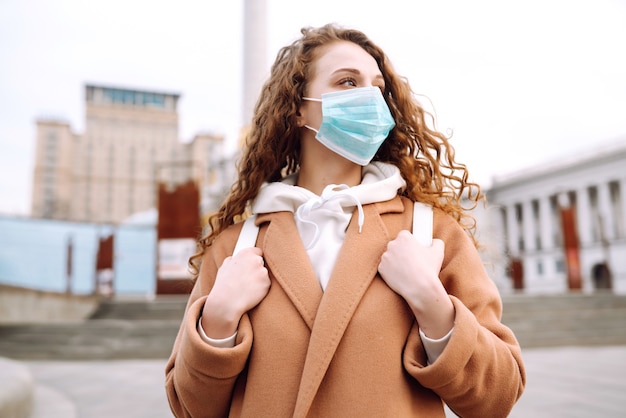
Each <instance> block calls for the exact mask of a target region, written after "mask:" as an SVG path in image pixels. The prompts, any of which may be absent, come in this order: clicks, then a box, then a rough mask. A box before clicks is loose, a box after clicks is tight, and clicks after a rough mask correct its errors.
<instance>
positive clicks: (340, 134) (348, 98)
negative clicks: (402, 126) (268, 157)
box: [303, 87, 396, 165]
mask: <svg viewBox="0 0 626 418" xmlns="http://www.w3.org/2000/svg"><path fill="white" fill-rule="evenodd" d="M303 99H304V100H312V101H316V102H322V124H321V125H320V128H319V130H318V129H315V128H312V127H311V126H309V125H304V126H305V127H306V128H308V129H310V130H312V131H314V132H315V133H316V134H315V138H316V139H317V140H318V141H320V142H321V143H322V144H324V146H326V147H327V148H328V149H330V150H332V151H334V152H336V153H337V154H339V155H341V156H342V157H344V158H346V159H348V160H350V161H352V162H354V163H355V164H359V165H367V164H369V163H370V161H372V158H374V155H376V152H377V151H378V149H379V148H380V146H381V145H382V143H383V142H384V141H385V139H386V138H387V135H389V131H391V130H392V129H393V127H394V126H395V125H396V123H395V122H394V120H393V116H391V112H390V111H389V107H387V103H386V102H385V99H384V98H383V95H382V93H381V91H380V89H379V88H378V87H360V88H355V89H350V90H342V91H335V92H331V93H325V94H322V98H321V100H320V99H314V98H310V97H303Z"/></svg>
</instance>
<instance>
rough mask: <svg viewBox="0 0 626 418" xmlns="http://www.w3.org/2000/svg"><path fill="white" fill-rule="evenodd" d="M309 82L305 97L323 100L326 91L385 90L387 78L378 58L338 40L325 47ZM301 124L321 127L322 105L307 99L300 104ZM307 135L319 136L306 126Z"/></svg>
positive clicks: (316, 127) (352, 44)
mask: <svg viewBox="0 0 626 418" xmlns="http://www.w3.org/2000/svg"><path fill="white" fill-rule="evenodd" d="M313 65H314V66H315V67H314V69H313V71H312V74H313V78H312V79H311V80H308V81H307V88H306V92H305V97H311V98H315V99H321V97H322V94H323V93H329V92H332V91H340V90H349V89H353V88H357V87H378V88H380V89H381V90H383V91H384V89H385V80H384V79H383V75H382V73H381V72H380V70H379V69H378V65H377V64H376V60H375V59H374V58H373V57H372V56H371V55H370V54H368V53H367V52H366V51H365V50H364V49H363V48H361V47H360V46H359V45H357V44H355V43H352V42H348V41H338V42H333V43H331V44H329V45H327V46H324V47H322V48H321V49H320V51H319V56H318V58H317V60H316V61H315V63H314V64H313ZM299 110H300V115H299V117H298V124H299V126H304V125H308V126H311V127H313V128H315V129H318V128H319V127H320V125H321V124H322V104H321V103H320V102H313V101H308V100H305V101H303V102H302V105H301V106H300V109H299ZM303 135H309V136H315V133H314V132H313V131H310V130H308V129H306V128H305V130H304V132H303Z"/></svg>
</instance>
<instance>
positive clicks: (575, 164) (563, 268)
mask: <svg viewBox="0 0 626 418" xmlns="http://www.w3.org/2000/svg"><path fill="white" fill-rule="evenodd" d="M486 195H487V202H488V203H487V207H486V208H480V209H479V210H477V212H476V217H477V219H478V222H479V228H480V231H479V232H480V234H479V239H480V241H481V243H482V244H484V246H485V259H486V260H487V265H488V268H489V269H490V273H491V274H492V277H493V279H494V281H495V282H496V284H497V285H498V286H499V287H500V289H501V290H502V291H504V292H506V291H513V289H515V290H517V291H521V292H524V293H563V292H567V291H570V290H573V291H579V290H580V291H583V292H586V293H590V292H593V291H597V290H599V289H612V291H613V292H615V293H626V139H623V140H621V141H619V142H618V143H614V144H611V145H608V146H605V147H604V148H596V149H595V150H593V147H592V145H591V144H590V152H589V153H587V154H585V155H578V156H576V157H574V158H569V159H562V160H560V161H558V162H554V163H547V164H544V165H541V166H538V167H531V168H529V169H527V170H524V171H523V172H519V173H515V174H511V175H507V176H503V177H499V178H496V179H494V182H493V185H492V187H491V188H490V189H489V190H487V191H486Z"/></svg>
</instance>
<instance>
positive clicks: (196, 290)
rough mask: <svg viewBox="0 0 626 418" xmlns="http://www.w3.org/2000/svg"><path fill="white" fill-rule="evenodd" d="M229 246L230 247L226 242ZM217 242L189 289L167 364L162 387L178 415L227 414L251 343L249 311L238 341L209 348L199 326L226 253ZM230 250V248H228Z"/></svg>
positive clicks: (206, 251)
mask: <svg viewBox="0 0 626 418" xmlns="http://www.w3.org/2000/svg"><path fill="white" fill-rule="evenodd" d="M228 248H230V246H228ZM228 248H226V249H223V248H221V247H220V244H219V243H216V244H215V245H214V246H212V247H210V248H208V249H206V250H205V253H204V255H203V257H202V263H201V267H200V275H199V276H198V279H197V281H196V283H195V285H194V287H193V290H192V291H191V294H190V296H189V301H188V302H187V307H186V309H185V315H184V317H183V321H182V323H181V326H180V329H179V331H178V335H177V337H176V340H175V341H174V346H173V349H172V354H171V355H170V358H169V360H168V362H167V365H166V369H165V389H166V393H167V398H168V401H169V404H170V408H171V410H172V412H173V413H174V416H176V417H191V416H193V417H199V416H202V417H226V416H228V411H229V409H230V401H231V397H232V393H233V390H234V387H235V384H236V381H237V378H238V376H239V374H240V373H241V372H242V371H243V370H244V368H245V365H246V361H247V359H248V355H249V354H250V349H251V347H252V327H251V325H250V321H249V319H248V316H247V315H244V316H243V317H242V319H241V321H240V323H239V329H238V333H237V340H236V345H235V346H234V347H232V348H217V347H212V346H211V345H209V344H207V343H206V342H205V341H203V340H202V338H201V336H200V334H199V333H198V329H197V325H198V320H199V318H200V315H201V313H202V309H203V307H204V301H205V300H206V295H207V294H208V293H209V291H210V289H211V288H212V286H213V283H214V281H215V275H216V274H217V268H218V266H219V265H221V263H222V261H223V259H224V258H225V257H226V256H227V255H229V254H230V253H229V252H228ZM230 251H232V248H230Z"/></svg>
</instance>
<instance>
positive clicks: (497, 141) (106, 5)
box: [0, 0, 626, 215]
mask: <svg viewBox="0 0 626 418" xmlns="http://www.w3.org/2000/svg"><path fill="white" fill-rule="evenodd" d="M266 1H267V7H268V16H267V18H268V28H269V33H268V38H267V40H268V46H267V52H268V62H267V65H268V67H269V65H270V64H271V62H272V61H273V59H274V57H275V55H276V52H277V51H278V49H279V48H280V47H281V46H283V45H285V44H287V43H290V42H291V41H293V40H294V39H295V38H296V37H298V35H299V29H300V28H301V27H303V26H309V25H312V26H319V25H322V24H324V23H327V22H336V23H339V24H342V25H344V26H350V27H354V28H357V29H360V30H363V31H364V32H365V33H366V34H367V35H368V36H369V37H370V38H372V39H373V40H374V41H375V42H376V43H377V44H378V45H380V46H381V47H382V48H383V49H384V50H385V51H386V53H387V54H388V55H389V57H390V58H391V61H392V62H393V63H394V66H395V68H396V71H397V72H398V73H400V74H401V75H403V76H406V77H407V78H408V79H409V82H410V84H411V86H412V88H413V90H414V91H415V92H416V93H418V94H420V95H423V96H422V97H423V98H422V101H423V102H424V104H427V105H428V106H429V107H430V109H431V110H434V112H436V116H437V128H438V129H440V130H441V131H444V132H447V131H448V130H452V131H453V133H454V134H453V137H452V144H453V145H454V147H455V148H456V151H457V158H458V160H459V161H460V162H462V163H466V164H467V166H468V168H469V170H470V176H471V177H472V178H473V179H474V180H476V181H478V182H480V183H481V184H483V185H484V186H486V187H488V186H489V185H490V184H491V182H492V179H493V177H494V176H501V175H506V174H511V173H513V172H516V171H519V170H524V169H526V168H528V167H532V166H534V165H535V164H538V163H545V162H549V161H554V160H558V158H559V156H561V155H566V156H568V157H569V156H571V155H576V154H580V155H586V154H588V153H591V152H593V151H594V150H595V149H597V148H598V147H602V146H604V145H606V144H613V143H615V142H619V141H621V142H623V143H626V52H625V51H626V1H624V0H587V1H581V0H524V1H520V0H515V1H505V0H500V1H497V0H490V1H488V0H476V1H467V0H456V1H441V0H438V1H435V0H430V1H424V0H412V1H409V0H406V1H401V0H385V1H369V0H341V1H339V0H315V1H307V2H303V1H298V0H266ZM242 33H243V0H229V1H206V0H205V1H192V0H174V1H159V0H106V1H103V0H89V1H84V0H0V63H1V65H0V169H1V173H2V175H1V176H0V213H4V214H19V215H26V214H29V213H30V201H31V197H30V195H31V183H32V174H33V173H32V172H33V162H34V145H35V120H36V119H37V118H39V117H54V118H58V119H63V120H66V121H68V122H69V123H70V124H71V126H72V129H73V130H74V131H75V132H77V133H82V132H83V129H84V102H83V100H84V99H83V97H84V94H83V89H84V84H85V83H97V84H105V85H113V86H120V87H128V88H137V89H151V90H159V91H168V92H176V93H180V94H181V101H180V105H179V115H180V138H181V140H182V141H189V140H190V139H192V138H193V136H194V135H195V134H196V133H198V132H200V131H212V132H215V133H221V134H224V135H226V137H227V141H229V143H231V144H232V143H233V142H234V140H235V135H236V132H237V130H238V128H239V126H240V124H241V111H240V109H241V95H242V88H241V85H242V83H241V80H242V68H241V67H242V39H243V36H242ZM430 103H432V106H434V108H433V107H431V105H430Z"/></svg>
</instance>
